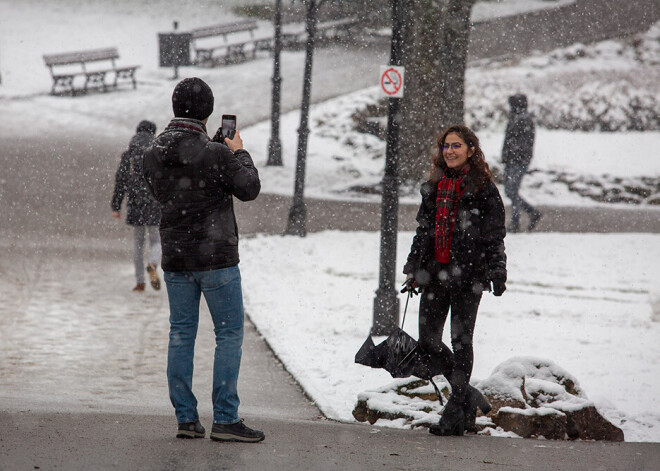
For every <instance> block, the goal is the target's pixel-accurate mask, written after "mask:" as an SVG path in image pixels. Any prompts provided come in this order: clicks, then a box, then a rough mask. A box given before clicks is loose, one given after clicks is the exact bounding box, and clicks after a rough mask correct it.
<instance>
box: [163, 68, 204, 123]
mask: <svg viewBox="0 0 660 471" xmlns="http://www.w3.org/2000/svg"><path fill="white" fill-rule="evenodd" d="M172 109H173V110H174V116H175V117H177V118H192V119H198V120H200V121H202V120H204V119H206V118H208V117H209V116H210V115H211V113H212V112H213V92H212V91H211V87H209V86H208V85H207V84H206V82H204V80H202V79H200V78H197V77H192V78H187V79H183V80H181V81H180V82H179V83H178V84H177V86H176V87H174V93H172Z"/></svg>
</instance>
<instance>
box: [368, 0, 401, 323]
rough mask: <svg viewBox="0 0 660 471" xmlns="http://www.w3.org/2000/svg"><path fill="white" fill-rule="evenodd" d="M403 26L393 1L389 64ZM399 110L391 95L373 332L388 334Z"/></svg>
mask: <svg viewBox="0 0 660 471" xmlns="http://www.w3.org/2000/svg"><path fill="white" fill-rule="evenodd" d="M404 27H405V24H404V22H403V5H402V0H392V42H391V50H390V65H394V66H400V65H401V58H402V57H401V56H402V48H403V39H404V32H403V29H404ZM399 109H400V98H389V101H388V112H387V150H386V152H385V175H384V177H383V184H382V186H383V200H382V205H381V221H380V275H379V279H378V283H379V284H378V289H377V290H376V297H375V298H374V319H373V325H372V327H371V335H389V334H390V333H391V332H392V330H393V329H394V328H395V327H397V326H398V324H399V298H398V293H397V291H396V288H395V286H394V285H395V281H394V280H395V278H396V276H395V272H396V241H397V230H398V227H397V226H398V211H399V124H400V123H399Z"/></svg>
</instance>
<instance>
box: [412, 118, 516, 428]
mask: <svg viewBox="0 0 660 471" xmlns="http://www.w3.org/2000/svg"><path fill="white" fill-rule="evenodd" d="M437 144H438V151H439V152H438V153H437V155H434V156H433V157H432V159H431V171H430V176H429V180H428V181H427V182H425V183H423V184H422V186H421V190H420V191H421V194H422V204H421V206H420V208H419V211H418V213H417V222H418V227H417V230H416V232H415V236H414V238H413V242H412V246H411V248H410V253H409V255H408V260H407V262H406V264H405V266H404V268H403V272H404V273H405V274H406V275H407V277H406V286H405V288H404V289H407V290H408V291H413V292H414V290H415V289H416V288H417V287H420V288H421V289H422V294H421V300H420V306H419V344H418V345H419V349H420V353H421V354H422V355H425V356H426V359H427V360H426V361H427V362H428V363H429V365H428V366H429V368H430V369H431V370H432V371H439V372H441V373H442V375H443V376H444V377H445V378H446V379H447V380H448V381H449V384H450V385H451V396H450V397H449V400H448V401H447V404H446V405H445V407H444V409H443V412H442V417H441V419H440V421H439V423H438V424H434V425H432V426H431V427H430V429H429V431H430V432H431V433H433V434H436V435H463V433H464V431H465V430H468V431H475V430H476V426H475V422H476V415H477V408H479V409H481V411H482V412H483V413H484V414H486V413H488V412H489V411H490V409H491V406H490V404H489V403H488V401H487V400H486V398H485V397H484V396H483V395H482V394H481V392H479V390H477V389H476V388H474V387H472V386H470V376H471V375H472V366H473V358H474V354H473V346H472V337H473V334H474V327H475V323H476V320H477V310H478V308H479V303H480V301H481V295H482V292H483V291H485V290H488V291H490V290H491V289H492V292H493V294H494V295H495V296H501V295H502V293H504V291H505V290H506V279H507V271H506V254H505V251H504V237H505V235H506V230H505V227H504V222H505V221H504V220H505V216H504V205H503V203H502V198H501V197H500V194H499V191H498V190H497V187H496V186H495V184H494V183H493V176H492V173H491V171H490V168H489V166H488V164H487V163H486V160H485V157H484V154H483V152H482V150H481V147H480V144H479V139H478V138H477V136H476V135H475V134H474V132H473V131H472V130H471V129H469V128H468V127H467V126H463V125H454V126H451V127H449V128H447V129H446V130H445V131H443V132H442V134H441V135H440V136H439V137H438V140H437ZM491 285H492V288H491ZM450 310H451V344H452V349H450V348H449V347H448V346H447V345H445V344H444V343H443V342H442V333H443V330H444V325H445V321H446V320H447V316H448V314H449V311H450Z"/></svg>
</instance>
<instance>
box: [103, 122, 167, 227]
mask: <svg viewBox="0 0 660 471" xmlns="http://www.w3.org/2000/svg"><path fill="white" fill-rule="evenodd" d="M153 139H154V135H153V133H152V132H148V131H146V132H145V131H138V132H137V133H136V134H135V136H133V138H132V139H131V142H130V144H129V145H128V150H126V151H125V152H124V153H123V154H122V156H121V163H120V164H119V168H118V169H117V173H116V175H115V191H114V194H113V195H112V203H111V206H112V210H113V211H119V210H120V209H121V202H122V200H123V199H124V197H126V199H127V202H126V209H127V212H126V224H130V225H131V226H158V225H159V224H160V205H159V204H158V202H157V201H156V200H155V199H154V197H153V196H152V195H151V193H150V192H149V190H148V189H147V185H146V182H145V181H144V178H143V177H142V157H143V155H144V152H145V150H147V148H148V147H149V146H150V145H151V143H152V142H153Z"/></svg>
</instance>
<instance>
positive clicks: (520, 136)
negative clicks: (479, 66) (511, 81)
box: [502, 94, 541, 232]
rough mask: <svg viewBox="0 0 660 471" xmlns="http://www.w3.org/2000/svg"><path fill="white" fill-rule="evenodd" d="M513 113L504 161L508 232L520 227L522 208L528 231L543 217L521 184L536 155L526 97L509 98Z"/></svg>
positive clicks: (507, 128)
mask: <svg viewBox="0 0 660 471" xmlns="http://www.w3.org/2000/svg"><path fill="white" fill-rule="evenodd" d="M509 106H510V107H511V113H510V115H509V122H508V124H507V126H506V132H505V133H504V145H503V148H502V163H503V164H504V192H505V193H506V196H508V197H509V198H510V199H511V222H510V223H509V226H508V227H507V230H508V231H509V232H518V231H519V230H520V210H521V209H522V210H523V211H525V212H526V213H527V214H529V225H528V226H527V230H529V231H531V230H533V229H534V227H536V225H537V224H538V222H539V220H540V219H541V212H540V211H539V210H537V209H536V208H534V207H533V206H532V205H531V204H529V203H528V202H527V201H525V200H524V199H522V197H521V196H520V194H519V193H520V184H521V183H522V179H523V177H524V176H525V174H526V173H527V169H528V168H529V164H530V162H531V161H532V156H533V154H534V134H535V130H534V120H533V119H532V117H531V115H530V114H529V113H528V112H527V97H526V96H525V95H522V94H517V95H513V96H511V97H509Z"/></svg>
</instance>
